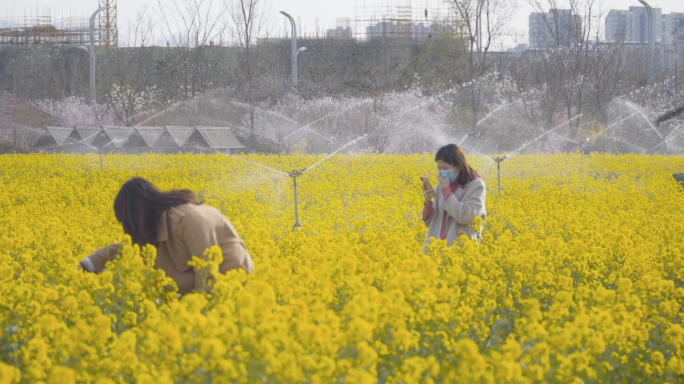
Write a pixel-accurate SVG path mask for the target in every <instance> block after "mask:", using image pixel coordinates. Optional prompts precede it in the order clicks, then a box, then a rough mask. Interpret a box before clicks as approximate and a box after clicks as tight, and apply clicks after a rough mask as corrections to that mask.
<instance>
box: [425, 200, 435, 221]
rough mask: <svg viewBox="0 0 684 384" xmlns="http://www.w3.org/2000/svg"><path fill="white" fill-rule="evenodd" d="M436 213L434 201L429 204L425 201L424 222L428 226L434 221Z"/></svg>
mask: <svg viewBox="0 0 684 384" xmlns="http://www.w3.org/2000/svg"><path fill="white" fill-rule="evenodd" d="M434 213H435V203H434V201H431V202H430V203H428V204H426V203H423V223H425V226H426V227H430V223H431V222H432V215H433V214H434Z"/></svg>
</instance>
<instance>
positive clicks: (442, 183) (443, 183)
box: [437, 172, 449, 188]
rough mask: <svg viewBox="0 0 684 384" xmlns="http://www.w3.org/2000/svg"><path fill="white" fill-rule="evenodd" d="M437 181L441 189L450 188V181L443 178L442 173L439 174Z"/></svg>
mask: <svg viewBox="0 0 684 384" xmlns="http://www.w3.org/2000/svg"><path fill="white" fill-rule="evenodd" d="M437 180H439V187H440V188H444V187H449V179H445V178H443V177H442V172H439V173H438V174H437Z"/></svg>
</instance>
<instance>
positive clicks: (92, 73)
mask: <svg viewBox="0 0 684 384" xmlns="http://www.w3.org/2000/svg"><path fill="white" fill-rule="evenodd" d="M105 9H107V7H102V8H99V9H98V10H97V11H95V12H94V13H93V15H92V16H90V103H91V105H95V99H96V97H97V94H96V93H95V56H96V54H95V16H97V14H98V13H100V12H102V11H104V10H105Z"/></svg>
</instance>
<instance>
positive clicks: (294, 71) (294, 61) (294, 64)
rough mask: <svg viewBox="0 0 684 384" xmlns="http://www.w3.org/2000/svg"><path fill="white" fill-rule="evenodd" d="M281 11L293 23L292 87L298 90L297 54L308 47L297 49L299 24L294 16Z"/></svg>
mask: <svg viewBox="0 0 684 384" xmlns="http://www.w3.org/2000/svg"><path fill="white" fill-rule="evenodd" d="M280 13H282V14H283V15H285V17H287V18H288V19H290V24H291V25H292V87H293V88H294V91H295V92H297V55H299V52H302V51H305V50H306V47H302V48H299V49H297V25H296V24H295V21H294V19H293V18H292V16H290V15H289V14H288V13H287V12H285V11H280Z"/></svg>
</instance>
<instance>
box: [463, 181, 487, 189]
mask: <svg viewBox="0 0 684 384" xmlns="http://www.w3.org/2000/svg"><path fill="white" fill-rule="evenodd" d="M466 188H468V189H480V188H485V182H484V180H482V179H480V178H478V179H475V180H471V181H470V182H469V183H468V184H467V185H466Z"/></svg>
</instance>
